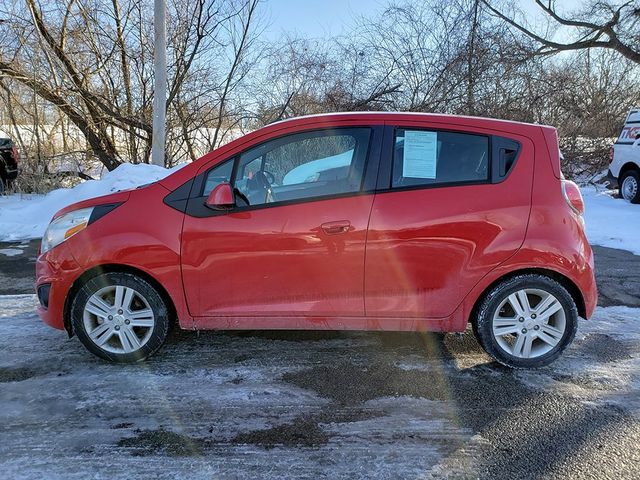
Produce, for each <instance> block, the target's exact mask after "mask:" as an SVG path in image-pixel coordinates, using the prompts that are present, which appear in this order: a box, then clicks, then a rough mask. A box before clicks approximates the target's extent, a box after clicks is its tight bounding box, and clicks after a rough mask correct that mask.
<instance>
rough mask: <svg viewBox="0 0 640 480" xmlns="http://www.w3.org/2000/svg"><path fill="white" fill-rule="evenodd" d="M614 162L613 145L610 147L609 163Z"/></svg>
mask: <svg viewBox="0 0 640 480" xmlns="http://www.w3.org/2000/svg"><path fill="white" fill-rule="evenodd" d="M611 162H613V146H612V147H611V148H610V149H609V163H611Z"/></svg>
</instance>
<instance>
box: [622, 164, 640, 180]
mask: <svg viewBox="0 0 640 480" xmlns="http://www.w3.org/2000/svg"><path fill="white" fill-rule="evenodd" d="M629 170H635V171H637V172H638V173H640V166H639V165H638V164H636V163H634V162H627V163H625V164H624V165H622V167H620V173H619V174H618V181H620V179H621V178H622V175H624V174H625V173H627V172H628V171H629Z"/></svg>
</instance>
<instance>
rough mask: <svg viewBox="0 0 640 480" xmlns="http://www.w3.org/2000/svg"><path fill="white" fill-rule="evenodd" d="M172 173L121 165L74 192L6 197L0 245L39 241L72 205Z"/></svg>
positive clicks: (0, 206)
mask: <svg viewBox="0 0 640 480" xmlns="http://www.w3.org/2000/svg"><path fill="white" fill-rule="evenodd" d="M181 166H182V165H178V166H176V167H174V168H172V169H166V168H162V167H158V166H156V165H147V164H137V165H134V164H131V163H124V164H122V165H120V166H119V167H118V168H116V169H115V170H113V171H112V172H106V173H105V174H104V175H103V176H102V179H100V180H88V181H86V182H83V183H81V184H79V185H77V186H75V187H74V188H60V189H58V190H53V191H52V192H49V193H48V194H46V195H20V194H16V195H9V196H6V197H0V241H14V240H23V239H27V238H40V237H42V235H43V234H44V231H45V229H46V228H47V225H48V224H49V221H51V217H53V214H54V213H56V212H57V211H58V210H60V209H61V208H64V207H66V206H67V205H71V204H72V203H75V202H79V201H81V200H86V199H88V198H92V197H99V196H101V195H107V194H109V193H113V192H116V191H118V190H126V189H130V188H136V187H138V186H140V185H144V184H145V183H151V182H155V181H156V180H160V179H162V178H164V177H166V176H167V175H169V174H170V173H173V172H174V171H175V170H177V169H178V168H180V167H181Z"/></svg>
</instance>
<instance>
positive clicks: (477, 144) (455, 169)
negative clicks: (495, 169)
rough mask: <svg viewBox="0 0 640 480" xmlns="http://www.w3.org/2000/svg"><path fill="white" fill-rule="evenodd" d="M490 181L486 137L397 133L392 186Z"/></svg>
mask: <svg viewBox="0 0 640 480" xmlns="http://www.w3.org/2000/svg"><path fill="white" fill-rule="evenodd" d="M488 180H489V137H486V136H483V135H474V134H470V133H457V132H440V131H434V130H412V129H398V130H396V136H395V144H394V152H393V173H392V186H393V187H394V188H398V187H405V186H419V185H432V184H446V183H459V182H463V183H464V182H486V181H488Z"/></svg>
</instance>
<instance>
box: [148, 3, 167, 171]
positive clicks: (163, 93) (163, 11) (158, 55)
mask: <svg viewBox="0 0 640 480" xmlns="http://www.w3.org/2000/svg"><path fill="white" fill-rule="evenodd" d="M166 16H167V5H166V0H154V4H153V34H154V40H153V71H154V82H153V140H152V145H151V163H153V164H154V165H159V166H161V167H164V151H165V149H164V146H165V145H164V144H165V128H166V118H167V106H166V103H167V30H166Z"/></svg>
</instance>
